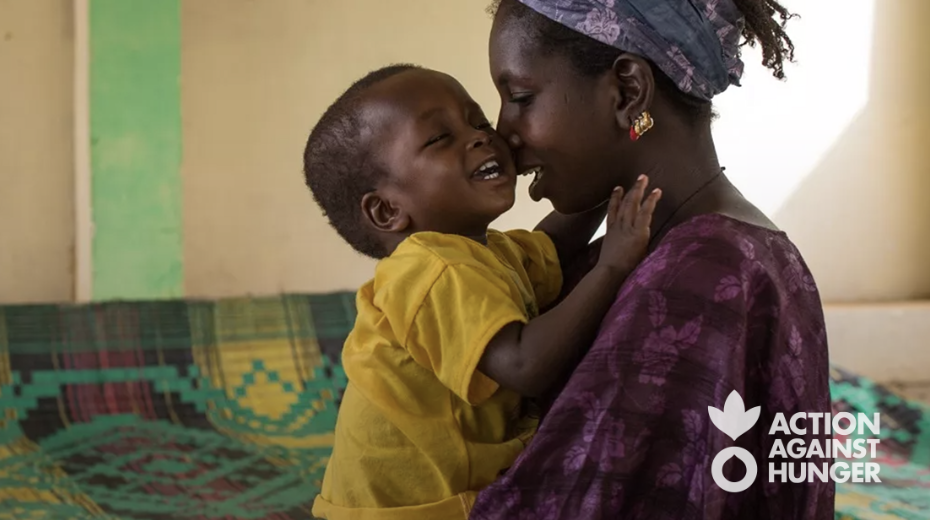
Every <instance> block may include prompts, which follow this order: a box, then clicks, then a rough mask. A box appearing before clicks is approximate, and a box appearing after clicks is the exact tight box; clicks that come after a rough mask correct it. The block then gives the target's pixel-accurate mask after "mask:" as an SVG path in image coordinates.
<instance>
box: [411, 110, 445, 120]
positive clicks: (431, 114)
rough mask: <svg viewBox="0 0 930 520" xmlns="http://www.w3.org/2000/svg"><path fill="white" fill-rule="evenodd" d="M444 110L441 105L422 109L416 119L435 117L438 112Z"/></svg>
mask: <svg viewBox="0 0 930 520" xmlns="http://www.w3.org/2000/svg"><path fill="white" fill-rule="evenodd" d="M443 111H444V110H443V108H442V107H433V108H431V109H429V110H426V111H424V112H423V113H421V114H420V115H419V116H417V120H418V121H426V120H429V119H432V118H434V117H436V116H437V115H438V114H440V113H442V112H443Z"/></svg>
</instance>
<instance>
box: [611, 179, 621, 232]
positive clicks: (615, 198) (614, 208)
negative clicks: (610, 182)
mask: <svg viewBox="0 0 930 520" xmlns="http://www.w3.org/2000/svg"><path fill="white" fill-rule="evenodd" d="M621 200H623V187H621V186H617V187H616V188H614V191H613V192H612V193H611V194H610V202H609V203H608V204H607V227H613V226H614V224H616V223H617V212H618V208H620V201H621Z"/></svg>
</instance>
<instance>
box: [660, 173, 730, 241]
mask: <svg viewBox="0 0 930 520" xmlns="http://www.w3.org/2000/svg"><path fill="white" fill-rule="evenodd" d="M724 170H726V168H720V171H719V172H717V173H716V174H714V176H713V177H711V178H710V180H708V181H707V182H705V183H704V184H702V185H701V187H700V188H698V189H696V190H694V193H692V194H691V195H688V198H686V199H685V200H684V202H682V203H681V204H679V205H678V207H677V208H675V211H673V212H672V214H671V215H669V216H668V218H667V219H665V222H663V223H662V227H660V228H659V230H658V231H656V232H655V233H654V234H653V235H652V237H651V238H650V239H649V245H650V247H651V246H652V243H653V242H654V241H655V239H656V238H658V237H660V236H661V235H662V232H663V231H665V228H666V227H668V225H669V224H671V223H672V221H673V220H674V219H675V215H677V214H678V212H679V211H681V208H684V207H685V206H687V205H688V203H689V202H691V199H693V198H694V197H696V196H697V194H698V193H701V192H702V191H704V190H705V189H706V188H707V187H708V186H710V185H711V184H713V182H714V181H716V180H717V179H719V178H720V176H721V175H723V172H724Z"/></svg>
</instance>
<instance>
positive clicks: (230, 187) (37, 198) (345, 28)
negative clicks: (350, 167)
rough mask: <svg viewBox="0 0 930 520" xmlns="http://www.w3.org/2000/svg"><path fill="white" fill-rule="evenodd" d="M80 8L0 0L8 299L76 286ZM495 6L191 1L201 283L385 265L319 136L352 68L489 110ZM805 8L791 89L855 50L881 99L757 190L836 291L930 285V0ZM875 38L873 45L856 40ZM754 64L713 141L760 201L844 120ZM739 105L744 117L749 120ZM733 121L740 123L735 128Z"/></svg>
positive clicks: (523, 213)
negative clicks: (331, 169)
mask: <svg viewBox="0 0 930 520" xmlns="http://www.w3.org/2000/svg"><path fill="white" fill-rule="evenodd" d="M70 4H71V2H70V1H68V0H46V1H41V2H38V1H31V0H0V70H2V71H3V76H2V78H0V89H2V90H0V176H2V179H3V181H4V182H3V189H2V190H0V212H2V217H3V218H0V301H54V300H66V299H69V298H70V297H71V292H72V289H71V286H72V276H71V262H72V254H71V247H72V242H73V229H72V228H73V220H72V213H73V203H72V198H73V186H72V180H71V177H72V147H71V127H72V122H71V113H72V107H71V102H72V100H71V89H72V86H71V83H72V74H73V71H72V67H73V64H72V54H73V52H72V40H71V11H70ZM484 4H485V3H484V2H483V1H477V0H476V1H475V2H461V1H458V0H402V1H396V2H391V3H390V4H388V3H386V2H380V1H379V2H376V1H373V0H347V1H343V2H328V3H320V2H308V1H306V0H276V1H275V3H274V9H269V8H268V6H267V5H263V4H262V3H260V2H254V1H250V0H197V1H193V0H185V1H183V2H182V7H183V12H182V22H183V56H182V66H183V100H182V102H183V118H184V166H183V176H184V183H185V184H184V197H185V201H184V213H185V256H186V258H185V270H186V286H187V292H188V294H190V295H192V296H203V297H211V296H223V295H238V294H248V293H252V294H265V293H273V292H279V291H328V290H334V289H354V288H355V287H357V286H358V285H359V284H360V283H361V282H362V281H364V280H365V279H367V278H368V277H369V276H370V274H371V269H372V267H373V263H372V262H371V261H369V260H367V259H364V258H361V257H359V256H358V255H356V254H355V253H353V252H352V251H351V250H350V249H349V248H348V246H346V245H344V244H343V243H342V242H341V241H340V240H339V238H338V237H337V236H336V234H335V233H334V232H333V231H332V230H330V228H329V227H328V226H327V224H326V222H325V220H324V219H323V217H322V216H321V214H320V212H319V210H318V209H317V208H316V206H315V204H314V203H313V201H312V199H311V197H310V195H309V193H308V192H307V190H306V189H305V188H304V186H303V183H302V178H301V172H300V167H301V165H300V154H301V150H302V147H303V144H304V140H305V138H306V134H307V132H308V131H309V129H310V127H311V126H312V124H313V123H314V121H315V120H316V118H317V117H318V116H319V114H320V113H322V111H323V110H324V108H325V107H326V105H327V104H328V103H329V101H330V100H332V99H333V98H334V97H335V96H336V95H338V94H339V92H341V91H342V89H343V88H345V86H346V85H347V84H348V83H349V82H351V81H352V80H353V79H355V78H356V77H358V76H359V75H361V74H363V73H365V72H366V71H368V70H370V69H372V68H375V67H378V66H381V65H384V64H386V63H390V62H396V61H412V62H417V63H421V64H424V65H426V66H431V67H435V68H439V69H443V70H446V71H448V72H450V73H452V74H453V75H455V76H457V77H459V78H460V79H461V80H462V82H463V83H464V84H465V86H466V87H467V88H469V89H470V90H471V91H472V92H473V94H474V96H475V97H476V98H477V99H478V101H479V102H481V103H482V104H483V105H485V107H486V110H487V112H488V113H489V114H494V113H495V112H496V110H497V107H498V101H497V96H496V94H495V93H494V91H493V88H492V86H491V83H490V81H489V80H488V76H487V57H486V44H487V41H486V40H487V32H488V29H489V26H490V20H489V18H488V16H487V15H486V14H485V13H484V9H483V8H484ZM795 4H797V5H795ZM834 4H835V5H834ZM790 5H791V6H792V7H796V9H797V10H798V11H799V12H801V14H802V15H804V17H803V18H802V19H801V20H800V21H794V22H792V23H793V24H794V28H795V34H798V30H800V33H801V35H800V36H799V38H798V43H799V46H798V58H799V63H798V65H797V66H796V67H795V68H794V69H792V70H790V71H789V74H790V75H789V81H788V82H787V85H789V86H790V85H793V86H794V88H795V94H796V95H797V96H807V97H811V96H813V95H814V94H815V93H821V94H823V93H822V92H820V90H823V91H824V92H825V94H823V95H825V96H831V97H842V96H843V95H844V94H845V93H847V92H848V91H849V90H850V89H851V88H853V87H855V85H854V84H852V83H851V82H850V81H849V80H848V78H847V77H845V76H843V77H839V76H837V77H836V78H835V79H834V81H833V82H832V84H830V87H829V88H826V87H824V88H822V89H820V90H818V88H819V87H816V83H808V84H805V83H804V81H803V77H804V75H803V72H804V71H808V72H810V71H811V70H812V69H817V70H819V67H820V65H821V64H822V63H823V61H821V62H817V59H826V60H831V61H834V60H841V59H843V60H846V62H844V67H845V68H846V70H849V71H852V72H855V71H856V70H858V69H861V68H863V67H868V70H869V71H870V72H869V74H868V76H869V81H868V85H867V87H868V92H867V100H866V102H865V104H864V107H862V108H861V110H859V108H858V107H857V114H856V115H855V117H854V118H851V119H850V122H849V123H848V124H844V125H843V128H842V131H841V132H840V133H839V136H838V138H837V139H836V140H835V142H833V143H832V144H830V145H829V146H824V147H823V150H821V151H820V152H818V153H819V156H818V160H817V161H816V163H815V164H813V165H811V166H810V167H809V168H800V167H794V169H793V170H792V171H787V169H786V171H785V175H794V176H797V177H799V178H800V181H799V182H798V183H797V186H795V187H794V188H793V189H792V190H790V193H787V194H786V195H785V196H784V197H783V200H779V201H778V204H777V205H770V206H766V205H765V204H762V205H763V206H764V207H765V209H767V210H768V211H770V213H771V214H772V215H773V217H774V218H775V220H776V221H777V222H778V223H779V224H780V225H781V226H782V227H783V228H784V229H785V230H786V231H788V232H789V234H790V235H791V237H792V238H793V239H794V240H795V241H796V243H797V244H798V245H799V247H800V248H801V250H802V252H803V253H804V255H805V258H806V259H807V261H808V262H809V264H810V265H811V268H812V269H813V270H814V273H815V275H816V277H817V280H818V283H819V284H820V286H821V289H822V292H823V295H824V299H825V300H826V301H828V302H849V301H887V300H900V299H911V298H917V297H927V296H928V295H930V268H927V267H926V266H928V265H930V205H928V204H926V203H925V202H924V201H926V200H928V199H930V196H928V193H930V190H928V188H930V172H928V171H927V170H928V166H927V165H928V164H930V147H927V146H926V145H925V144H924V143H926V142H928V137H930V99H928V98H927V97H926V96H925V95H923V94H922V93H921V89H922V88H924V86H925V85H927V84H930V60H926V59H925V58H924V54H925V50H926V49H930V36H928V35H927V34H926V33H925V32H922V31H921V28H920V26H919V21H920V20H925V19H927V17H928V15H930V2H925V1H923V0H895V1H894V2H880V1H877V0H821V1H820V2H818V3H817V4H816V6H815V5H811V4H809V3H804V2H799V1H795V0H792V2H790ZM854 5H855V6H858V7H856V8H857V9H859V10H860V11H862V12H865V10H864V9H863V6H866V5H871V6H873V8H874V14H873V13H872V12H869V13H868V20H870V21H871V22H872V25H874V27H873V31H872V33H871V34H864V33H863V34H860V33H859V32H855V33H849V34H847V33H845V32H843V31H844V30H847V29H848V25H843V24H837V23H835V19H834V18H833V17H832V14H831V13H833V12H835V11H836V9H837V8H840V7H842V6H846V8H845V9H846V11H850V10H852V9H853V7H852V6H854ZM427 20H432V21H431V22H429V23H427ZM805 24H806V25H805ZM27 28H28V30H27ZM805 31H806V34H807V36H804V34H805ZM857 35H858V36H857ZM862 41H866V42H868V41H871V43H870V44H869V45H870V46H871V49H869V47H865V50H864V51H863V50H862V49H860V48H859V47H862V46H863V45H862V44H860V43H857V42H862ZM857 46H858V47H857ZM870 50H871V52H869V51H870ZM860 55H861V56H860ZM818 57H819V58H818ZM748 59H749V60H750V63H749V64H748V67H747V77H746V79H745V81H744V84H745V87H744V88H743V89H739V90H738V91H736V93H733V94H731V93H727V96H726V98H725V99H722V100H721V106H722V112H723V116H724V117H723V120H722V121H721V122H720V123H718V128H720V129H722V130H720V132H719V135H718V139H719V140H720V144H721V153H722V155H723V156H724V158H725V159H726V161H725V163H726V164H727V165H734V164H735V165H737V166H738V167H737V168H730V170H728V171H731V172H733V175H734V177H736V180H737V181H738V184H739V185H740V186H741V188H745V191H746V192H747V193H748V194H750V196H751V197H753V198H754V200H756V199H762V198H764V195H765V194H767V193H772V192H776V191H778V190H777V189H775V188H777V186H776V184H777V182H776V181H777V179H776V177H777V175H772V174H771V173H768V174H767V175H756V174H755V172H754V171H753V168H752V167H751V165H752V164H756V165H769V167H770V168H772V166H771V165H772V164H775V165H776V167H780V166H781V165H782V164H788V163H781V162H779V161H782V160H783V159H784V158H785V157H789V156H791V155H794V154H793V153H792V152H793V151H795V150H797V147H795V146H791V144H792V143H791V142H790V141H787V140H786V141H779V142H776V143H774V144H771V145H769V141H770V140H772V139H776V138H778V136H791V135H795V134H799V133H803V132H802V130H804V129H810V128H819V127H817V124H821V123H822V122H823V120H831V121H832V116H829V115H827V116H825V115H823V114H821V113H818V112H816V110H813V109H812V107H811V106H801V105H799V104H797V103H796V99H793V98H790V96H785V97H779V96H777V95H775V96H768V97H766V98H765V100H766V102H767V104H768V105H769V107H768V109H763V108H758V104H757V102H758V101H759V99H754V98H753V95H756V96H758V95H760V94H759V93H760V92H765V94H766V95H768V93H769V91H767V90H764V89H767V88H770V87H769V86H770V85H773V84H774V83H777V82H773V81H772V80H771V79H770V78H768V77H765V75H764V74H763V73H762V72H760V71H761V69H760V68H759V67H758V64H757V63H754V62H751V55H749V57H748ZM859 60H861V62H862V63H861V64H860V63H859ZM799 78H802V80H801V81H799ZM821 79H822V78H821ZM827 79H830V78H827ZM821 84H822V81H821ZM771 88H776V87H771ZM777 88H782V87H781V86H778V87H777ZM772 92H776V93H777V91H774V90H773V91H772ZM727 100H733V101H727ZM726 103H730V104H729V105H727V104H726ZM754 103H755V104H754ZM814 108H816V107H814ZM766 110H767V111H766ZM739 114H748V115H744V116H742V117H745V118H748V120H746V123H745V124H749V123H752V124H753V127H752V128H754V130H753V131H752V132H748V131H745V128H746V126H745V124H744V120H742V119H739V117H740V116H739ZM728 122H732V123H734V124H735V123H739V126H735V127H732V128H731V129H730V130H729V131H727V129H726V125H727V123H728ZM762 129H765V132H764V133H763V131H762ZM815 132H819V129H818V130H815ZM741 134H742V137H743V138H745V139H754V141H755V142H756V144H755V146H756V148H753V147H751V146H746V145H745V144H744V142H743V141H740V140H739V138H740V136H741ZM815 135H816V134H815ZM805 138H806V136H805ZM734 143H736V144H734ZM749 144H752V143H749ZM737 145H738V146H737ZM742 163H745V167H743V166H744V165H743V164H742ZM740 172H742V176H740ZM519 193H520V200H519V201H518V204H517V207H516V209H515V211H514V212H512V213H511V214H508V215H506V216H505V217H503V218H502V221H501V222H499V223H498V225H499V227H511V226H530V225H532V224H533V223H534V222H535V221H536V220H537V219H538V218H540V217H541V216H542V215H544V214H545V213H546V212H547V210H548V208H549V206H548V204H538V205H537V204H532V203H531V202H529V201H528V200H527V198H526V196H525V181H523V183H522V184H521V187H520V190H519Z"/></svg>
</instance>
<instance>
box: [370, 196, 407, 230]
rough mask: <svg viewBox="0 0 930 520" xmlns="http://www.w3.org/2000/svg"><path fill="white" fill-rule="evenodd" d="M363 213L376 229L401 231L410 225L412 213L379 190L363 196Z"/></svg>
mask: <svg viewBox="0 0 930 520" xmlns="http://www.w3.org/2000/svg"><path fill="white" fill-rule="evenodd" d="M362 215H363V216H364V218H365V221H366V222H368V224H369V225H370V226H372V227H373V228H374V229H375V230H376V231H381V232H385V233H401V232H403V231H406V230H407V228H408V227H409V226H410V215H408V214H407V212H406V211H404V210H403V209H402V208H400V207H399V206H398V205H397V204H394V203H392V202H391V201H390V199H388V198H386V197H383V196H382V195H381V194H380V193H378V192H377V191H372V192H369V193H366V194H365V195H363V196H362Z"/></svg>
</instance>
